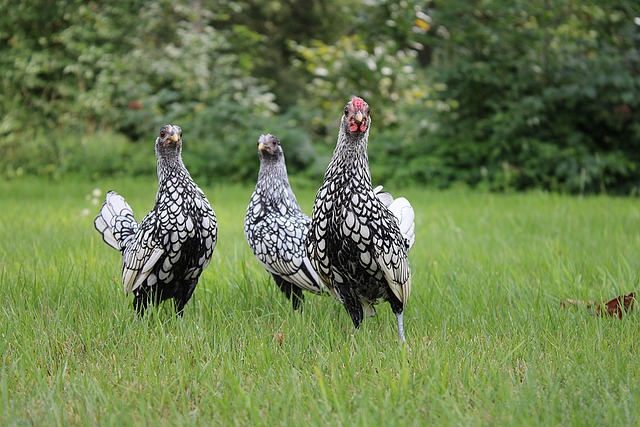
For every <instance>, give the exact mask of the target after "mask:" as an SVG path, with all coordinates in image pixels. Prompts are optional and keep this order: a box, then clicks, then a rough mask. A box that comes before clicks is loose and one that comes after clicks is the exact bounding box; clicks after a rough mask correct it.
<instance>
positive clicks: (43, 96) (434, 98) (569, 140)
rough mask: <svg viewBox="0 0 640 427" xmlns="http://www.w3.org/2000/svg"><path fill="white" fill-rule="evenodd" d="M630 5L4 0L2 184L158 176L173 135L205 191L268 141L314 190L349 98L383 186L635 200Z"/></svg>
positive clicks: (636, 104)
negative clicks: (163, 147)
mask: <svg viewBox="0 0 640 427" xmlns="http://www.w3.org/2000/svg"><path fill="white" fill-rule="evenodd" d="M636 6H637V5H636V4H635V2H632V1H628V0H604V1H602V0H598V1H596V0H586V1H584V0H580V1H578V0H563V1H549V0H538V1H533V2H531V1H525V0H515V1H502V0H476V1H469V2H447V1H441V0H433V1H415V0H402V1H390V0H354V1H350V2H342V1H338V0H323V1H319V0H305V1H301V0H291V1H287V2H281V1H270V0H266V1H256V0H237V1H219V0H195V1H187V0H153V1H147V0H144V1H142V0H126V1H122V2H117V3H113V2H98V1H85V0H30V1H27V2H25V1H16V0H7V1H4V2H2V4H0V76H1V77H0V79H1V81H0V84H1V89H0V150H1V153H2V155H1V156H0V174H3V175H5V176H9V177H11V176H16V175H23V174H41V175H46V176H50V177H59V176H61V175H64V174H67V173H70V172H73V173H81V174H83V175H86V176H89V177H93V178H96V177H99V176H105V175H110V174H130V175H139V174H143V175H145V174H148V175H151V174H153V171H154V161H153V156H152V154H151V152H152V149H151V141H153V139H154V136H155V134H156V132H157V129H158V128H159V126H160V125H162V124H164V123H167V122H172V123H177V124H180V125H181V126H182V127H183V129H184V130H185V144H186V146H187V149H186V153H185V157H187V162H188V164H189V167H190V169H191V171H192V172H193V174H194V175H196V176H197V177H198V178H199V179H200V180H208V181H209V182H219V181H225V180H233V181H240V180H252V179H254V178H255V173H256V172H255V170H256V162H255V141H256V140H257V137H258V135H259V134H260V133H264V132H270V133H274V134H276V135H279V136H280V137H281V139H282V140H283V143H284V144H285V148H286V153H287V158H288V161H289V168H290V170H291V171H293V172H295V174H296V176H305V175H306V176H309V177H313V178H314V179H315V180H317V179H318V178H319V177H320V175H321V174H322V172H323V170H324V167H325V166H326V163H327V157H328V155H329V154H330V152H331V149H332V146H333V144H334V143H335V141H334V140H335V135H336V128H337V122H338V119H339V117H340V115H341V111H342V107H343V105H344V103H345V102H346V100H347V99H348V98H349V97H350V96H352V95H353V94H359V95H361V96H363V97H364V98H365V99H366V100H367V101H369V103H370V104H371V106H372V114H373V117H374V127H373V130H372V141H373V142H372V146H371V157H372V160H374V161H373V174H374V179H376V180H379V181H385V182H390V181H396V182H400V183H409V182H412V183H420V184H426V185H430V186H433V187H447V186H450V185H451V184H453V183H456V182H462V183H465V184H467V185H472V186H482V187H486V188H490V189H496V190H506V189H525V188H532V187H538V188H544V189H551V190H559V191H566V192H574V193H577V192H580V193H582V192H603V191H608V192H616V193H623V194H630V193H636V192H637V191H638V189H639V188H640V48H639V46H640V18H639V17H638V10H637V7H636Z"/></svg>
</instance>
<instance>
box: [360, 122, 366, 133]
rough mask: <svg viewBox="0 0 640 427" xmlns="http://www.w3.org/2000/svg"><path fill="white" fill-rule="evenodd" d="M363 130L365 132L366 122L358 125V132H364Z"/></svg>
mask: <svg viewBox="0 0 640 427" xmlns="http://www.w3.org/2000/svg"><path fill="white" fill-rule="evenodd" d="M365 130H367V122H362V124H361V125H360V132H364V131H365Z"/></svg>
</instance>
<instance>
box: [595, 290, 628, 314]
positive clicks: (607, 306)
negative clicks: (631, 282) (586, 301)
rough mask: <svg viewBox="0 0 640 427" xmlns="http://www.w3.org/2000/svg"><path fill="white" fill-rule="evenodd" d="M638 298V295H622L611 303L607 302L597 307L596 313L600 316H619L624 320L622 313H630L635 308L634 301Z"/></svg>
mask: <svg viewBox="0 0 640 427" xmlns="http://www.w3.org/2000/svg"><path fill="white" fill-rule="evenodd" d="M635 298H636V293H635V292H631V293H630V294H626V295H620V296H618V297H616V298H614V299H612V300H611V301H607V302H605V303H604V304H602V305H598V306H597V307H596V313H597V314H598V315H599V316H604V315H607V316H618V317H619V318H620V319H622V312H623V311H624V312H628V311H630V310H631V309H632V308H633V301H634V300H635Z"/></svg>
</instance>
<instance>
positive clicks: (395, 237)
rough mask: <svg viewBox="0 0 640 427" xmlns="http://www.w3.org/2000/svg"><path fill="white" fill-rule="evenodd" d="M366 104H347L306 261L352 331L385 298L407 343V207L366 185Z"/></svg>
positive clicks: (410, 237)
mask: <svg viewBox="0 0 640 427" xmlns="http://www.w3.org/2000/svg"><path fill="white" fill-rule="evenodd" d="M370 126H371V118H370V110H369V105H368V104H367V103H366V102H364V100H362V99H361V98H358V97H354V98H353V99H352V100H351V101H350V102H349V103H348V104H347V105H346V107H345V109H344V115H343V116H342V120H341V122H340V131H339V134H338V143H337V146H336V148H335V151H334V153H333V157H332V159H331V162H330V164H329V167H328V168H327V171H326V173H325V175H324V182H323V184H322V186H321V187H320V189H319V190H318V193H317V194H316V200H315V203H314V206H313V214H312V218H311V221H312V222H311V229H310V231H309V237H308V251H309V258H310V259H311V262H312V264H313V266H314V268H315V270H316V271H317V272H318V274H319V276H320V278H321V279H322V281H323V282H324V284H325V285H326V286H327V287H328V288H329V289H330V290H331V291H332V293H334V295H336V296H337V298H338V299H339V300H340V301H341V302H342V304H343V305H344V307H345V309H346V310H347V312H348V313H349V315H350V316H351V320H352V321H353V324H354V325H355V327H356V328H358V327H360V323H361V322H362V320H363V318H364V316H365V315H367V316H373V315H375V309H374V304H376V303H378V302H379V301H380V300H384V301H387V302H388V303H389V304H390V305H391V309H392V310H393V312H394V313H395V315H396V318H397V321H398V337H399V339H400V341H403V342H404V341H405V334H404V325H403V317H402V313H403V310H404V308H405V306H406V304H407V301H408V299H409V294H410V292H411V269H410V267H409V258H408V253H409V249H410V248H411V246H412V245H413V242H414V240H415V233H414V212H413V207H412V206H411V204H410V203H409V202H408V201H407V200H406V199H405V198H402V197H401V198H397V199H393V197H391V195H389V194H388V193H380V192H379V190H380V187H378V188H376V189H375V190H374V189H373V188H372V186H371V174H370V171H369V159H368V155H367V144H368V138H369V129H370Z"/></svg>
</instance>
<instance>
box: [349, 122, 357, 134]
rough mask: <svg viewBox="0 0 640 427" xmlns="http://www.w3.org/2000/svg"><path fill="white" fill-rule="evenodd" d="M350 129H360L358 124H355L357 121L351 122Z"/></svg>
mask: <svg viewBox="0 0 640 427" xmlns="http://www.w3.org/2000/svg"><path fill="white" fill-rule="evenodd" d="M349 130H350V131H351V132H355V131H357V130H358V125H357V124H355V123H351V124H350V125H349Z"/></svg>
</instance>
